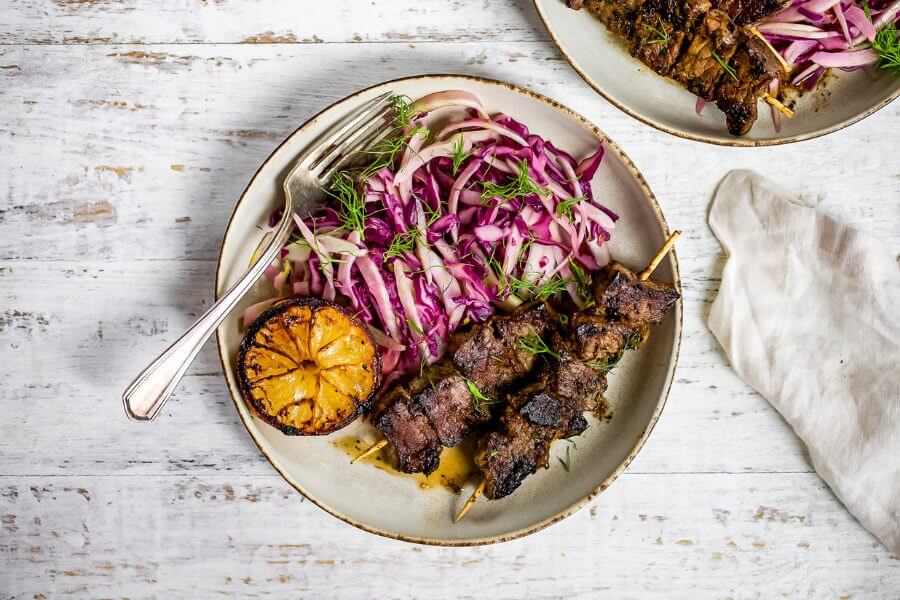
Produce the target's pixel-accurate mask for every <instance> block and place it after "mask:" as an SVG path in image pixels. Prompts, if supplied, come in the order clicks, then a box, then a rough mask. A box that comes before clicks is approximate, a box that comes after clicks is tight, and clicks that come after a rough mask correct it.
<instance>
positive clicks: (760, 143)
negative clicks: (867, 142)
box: [531, 0, 900, 148]
mask: <svg viewBox="0 0 900 600" xmlns="http://www.w3.org/2000/svg"><path fill="white" fill-rule="evenodd" d="M545 1H546V0H531V2H532V4H533V5H534V8H535V10H536V11H537V14H538V18H540V20H541V24H543V26H544V29H545V30H546V31H547V34H548V35H549V36H550V40H551V41H552V42H553V45H554V46H556V49H557V50H559V52H560V54H562V56H563V58H564V59H566V62H567V63H569V66H570V67H572V69H573V70H574V71H575V72H576V73H578V76H579V77H581V79H583V80H584V82H585V83H586V84H588V86H590V87H591V88H592V89H593V90H594V91H595V92H597V93H598V94H600V95H601V96H602V97H603V99H604V100H606V101H607V102H609V103H610V104H612V105H613V106H615V107H616V108H618V109H619V110H621V111H622V112H624V113H625V114H627V115H628V116H630V117H633V118H634V119H637V120H638V121H640V122H641V123H643V124H644V125H649V126H651V127H653V128H654V129H658V130H659V131H662V132H663V133H668V134H670V135H674V136H675V137H679V138H682V139H686V140H692V141H695V142H704V143H706V144H712V145H714V146H727V147H737V148H763V147H769V146H782V145H784V144H793V143H795V142H803V141H806V140H812V139H815V138H818V137H822V136H823V135H828V134H830V133H834V132H836V131H840V130H842V129H845V128H847V127H850V126H851V125H854V124H856V123H858V122H860V121H862V120H863V119H865V118H866V117H870V116H872V115H873V114H875V113H876V112H878V111H879V110H881V109H882V108H884V107H885V106H887V105H888V104H890V103H891V102H893V101H894V100H896V99H897V97H898V96H900V85H898V86H897V89H895V90H894V93H892V94H891V95H890V96H888V97H887V98H885V99H884V100H882V101H881V102H880V103H878V104H876V105H875V106H873V107H870V108H869V109H867V110H865V111H863V112H862V113H860V114H858V115H855V116H853V117H850V118H849V119H844V120H843V121H840V122H838V123H835V124H834V125H831V126H829V127H821V128H819V129H816V130H814V131H810V132H809V133H803V134H800V135H794V136H789V137H784V138H767V139H762V140H750V139H744V138H740V137H736V138H735V139H734V140H727V139H718V138H713V137H709V136H705V135H702V134H696V133H688V132H687V131H684V130H682V129H677V128H673V127H668V126H666V125H663V124H662V123H658V122H656V121H654V120H653V119H651V118H650V117H646V116H644V115H641V114H639V113H637V112H636V111H634V110H632V109H631V108H629V107H628V106H626V105H625V104H624V103H622V102H619V101H618V100H616V99H615V98H613V97H612V96H611V95H609V94H608V93H607V92H606V91H605V90H604V89H603V86H601V85H600V84H599V83H597V82H596V81H594V79H593V78H591V76H590V75H588V74H587V72H586V71H585V70H584V69H582V68H581V67H580V66H579V65H578V63H577V61H576V60H575V59H574V58H573V57H572V56H570V55H569V52H568V51H567V49H566V47H565V46H564V45H563V44H562V42H561V41H560V40H559V38H558V37H557V34H556V32H555V31H554V30H553V28H552V27H550V23H549V22H548V20H547V15H546V14H545V13H544V7H543V3H544V2H545ZM558 1H562V0H558Z"/></svg>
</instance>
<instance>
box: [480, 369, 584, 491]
mask: <svg viewBox="0 0 900 600" xmlns="http://www.w3.org/2000/svg"><path fill="white" fill-rule="evenodd" d="M571 415H572V410H571V408H570V407H569V406H568V405H567V404H566V402H565V401H564V400H562V399H560V398H557V397H555V396H554V395H552V394H549V393H548V390H547V384H546V380H545V378H544V377H542V378H541V379H540V380H538V381H537V382H535V383H532V384H530V385H528V386H526V387H525V388H523V389H522V390H520V391H518V392H516V393H515V394H511V395H510V396H509V397H508V398H507V402H506V404H505V405H504V407H503V412H502V414H501V415H500V421H499V423H498V428H497V430H496V431H492V432H490V433H488V434H487V435H486V436H483V437H482V438H481V439H480V440H479V442H478V447H477V448H476V450H475V464H476V465H478V467H479V468H480V469H481V471H482V472H483V473H484V478H485V488H484V493H485V495H486V496H487V497H488V498H491V499H492V500H496V499H498V498H503V497H504V496H508V495H509V494H511V493H513V492H514V491H515V490H516V489H517V488H518V487H519V486H520V485H521V484H522V481H524V480H525V478H526V477H528V476H529V475H531V474H533V473H534V472H535V471H537V469H538V467H542V466H547V460H548V456H549V450H550V444H551V443H553V440H554V439H556V438H557V437H558V436H559V434H560V432H561V431H565V430H567V429H568V424H569V421H570V420H571Z"/></svg>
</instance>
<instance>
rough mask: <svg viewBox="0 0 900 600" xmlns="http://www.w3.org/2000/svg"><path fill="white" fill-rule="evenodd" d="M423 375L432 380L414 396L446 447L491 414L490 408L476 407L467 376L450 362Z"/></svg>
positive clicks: (414, 402) (430, 368)
mask: <svg viewBox="0 0 900 600" xmlns="http://www.w3.org/2000/svg"><path fill="white" fill-rule="evenodd" d="M422 378H423V379H425V380H426V381H428V382H429V384H428V385H427V386H426V387H425V388H424V389H423V390H422V391H420V392H419V393H418V394H416V395H415V396H413V398H412V402H413V404H415V405H416V407H418V408H420V409H421V410H422V412H424V413H425V415H426V416H427V417H428V420H429V421H430V422H431V426H432V427H433V428H434V431H435V433H436V434H437V437H438V440H439V441H440V443H441V445H442V446H444V447H445V448H452V447H453V446H455V445H457V444H458V443H460V442H461V441H462V440H463V438H464V437H466V436H467V435H468V434H469V433H470V432H471V431H472V428H473V427H475V426H476V425H478V424H480V423H484V422H485V421H487V420H488V419H489V418H490V413H489V412H488V410H487V409H486V408H481V409H480V410H479V409H478V408H477V407H476V405H475V403H474V402H473V398H472V393H471V392H470V391H469V387H468V385H467V384H466V378H465V377H463V376H462V375H460V374H459V373H458V372H457V371H456V369H455V368H454V367H453V365H452V364H450V363H449V362H444V361H441V362H438V363H436V364H435V365H433V366H431V367H429V368H428V369H426V370H425V372H424V373H423V374H422Z"/></svg>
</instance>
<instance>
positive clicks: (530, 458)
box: [475, 262, 678, 499]
mask: <svg viewBox="0 0 900 600" xmlns="http://www.w3.org/2000/svg"><path fill="white" fill-rule="evenodd" d="M595 279H596V280H595V283H594V285H593V295H594V302H595V305H594V307H592V308H590V309H588V310H584V311H581V312H579V313H577V314H576V315H575V316H574V317H573V318H572V324H571V328H570V331H569V334H568V335H567V336H563V335H560V334H559V333H554V334H553V335H552V336H551V338H550V340H551V341H550V347H551V350H552V354H551V358H550V359H548V361H547V362H546V364H545V365H544V367H543V368H542V370H541V372H540V374H539V377H538V379H537V380H536V381H534V382H533V383H531V384H529V385H527V386H525V387H524V388H522V389H520V390H518V391H516V392H514V393H512V394H510V395H509V396H508V400H507V402H506V403H505V404H504V406H503V409H502V412H501V414H500V417H499V421H498V425H497V427H496V429H494V430H493V431H491V432H489V433H487V434H485V435H484V436H483V437H482V438H481V439H480V440H479V442H478V447H477V450H476V453H475V464H476V465H478V467H479V468H480V469H481V470H482V472H483V473H484V481H485V486H484V493H485V495H486V496H487V497H488V498H490V499H498V498H503V497H504V496H507V495H509V494H511V493H512V492H513V491H515V490H516V489H517V488H518V487H519V486H520V485H521V483H522V481H523V480H524V479H525V478H526V477H528V476H529V475H531V474H533V473H535V472H536V471H537V469H538V467H546V466H548V464H549V463H548V460H549V452H550V446H551V444H552V443H553V442H554V441H556V440H557V439H559V438H569V437H572V436H575V435H579V434H581V433H582V432H583V431H584V430H585V429H586V428H587V420H586V419H585V418H584V413H585V412H594V413H597V414H602V413H603V412H604V411H605V409H606V403H605V400H603V398H602V392H603V391H605V389H606V373H607V372H608V371H609V370H610V369H611V368H612V367H613V366H615V364H616V363H617V362H618V360H619V359H620V358H621V357H622V355H623V354H624V352H625V351H627V350H629V349H634V348H637V347H639V346H641V345H642V344H643V343H644V342H645V341H646V339H647V337H648V334H649V328H650V325H651V324H658V323H660V322H661V321H662V319H663V317H664V316H665V315H666V313H667V312H668V310H669V308H670V307H671V306H672V305H673V304H674V303H675V301H676V300H677V299H678V293H677V292H676V291H675V290H674V288H672V287H671V286H668V285H665V284H662V283H658V282H655V281H640V280H639V279H638V277H637V276H636V275H635V274H634V273H633V272H632V271H631V270H629V269H628V268H627V267H625V266H623V265H621V264H619V263H616V262H613V263H611V264H610V265H609V266H607V267H605V268H604V269H603V270H602V271H601V272H600V273H599V276H598V277H596V278H595Z"/></svg>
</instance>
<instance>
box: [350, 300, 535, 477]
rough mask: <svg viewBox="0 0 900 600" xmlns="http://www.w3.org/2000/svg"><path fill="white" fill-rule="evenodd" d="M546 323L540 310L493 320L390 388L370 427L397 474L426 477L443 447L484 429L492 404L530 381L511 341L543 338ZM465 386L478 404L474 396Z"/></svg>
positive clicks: (528, 360) (526, 362) (528, 359)
mask: <svg viewBox="0 0 900 600" xmlns="http://www.w3.org/2000/svg"><path fill="white" fill-rule="evenodd" d="M551 321H552V319H551V315H550V311H549V309H548V308H547V306H546V305H544V304H535V305H531V306H526V307H523V308H521V309H519V310H517V311H516V312H515V313H513V314H511V315H506V316H499V315H497V316H493V317H491V318H490V319H488V320H487V321H486V322H485V323H481V324H478V325H475V326H474V327H472V328H471V329H470V330H469V331H467V332H464V333H459V334H456V335H454V336H453V338H451V341H450V344H449V348H448V351H447V354H446V356H445V357H444V358H443V359H441V360H440V361H438V362H437V363H435V364H434V365H431V366H429V367H427V368H425V369H424V370H423V372H422V373H421V374H420V375H419V376H416V377H412V378H411V379H409V380H408V381H406V382H405V383H401V384H398V385H395V386H394V387H393V388H391V389H390V390H389V391H388V392H387V393H386V394H385V395H384V396H383V397H382V398H381V399H380V400H379V401H378V403H377V407H376V409H375V411H374V412H373V413H372V415H371V417H370V420H371V422H372V424H373V425H374V426H375V427H376V428H377V429H378V430H379V431H381V433H382V434H383V435H384V436H385V440H387V442H388V443H389V444H390V445H391V448H392V454H393V458H394V463H395V465H396V467H397V469H398V470H400V471H402V472H404V473H418V472H421V473H425V474H429V473H432V472H433V471H434V470H435V469H436V468H437V467H438V464H439V462H440V454H441V450H442V449H443V448H445V447H446V448H451V447H453V446H455V445H457V444H458V443H459V442H461V441H462V440H463V438H465V437H466V436H467V435H468V434H469V433H470V432H471V431H472V429H473V428H474V427H476V426H478V425H480V424H482V423H485V422H487V421H488V420H489V419H490V418H491V413H492V410H493V409H494V408H495V404H496V403H495V400H494V399H495V398H499V397H501V394H502V393H503V392H505V391H506V390H507V389H508V388H509V387H510V386H511V385H512V384H513V383H515V382H517V381H519V380H520V379H522V378H523V377H525V376H526V375H528V374H530V373H531V372H532V370H533V369H534V367H535V364H536V362H537V358H536V357H535V356H534V355H533V354H532V353H530V352H528V351H527V350H524V349H522V348H521V347H520V346H519V344H518V340H519V339H521V338H525V337H530V336H537V337H541V338H543V337H545V336H546V335H547V334H548V332H549V331H550V327H551ZM472 387H474V388H475V391H476V392H478V394H480V395H482V396H483V397H482V398H476V397H474V396H473V390H472V389H471V388H472ZM485 398H487V400H485ZM384 445H385V444H383V443H381V446H379V447H383V446H384ZM367 452H369V451H367Z"/></svg>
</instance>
